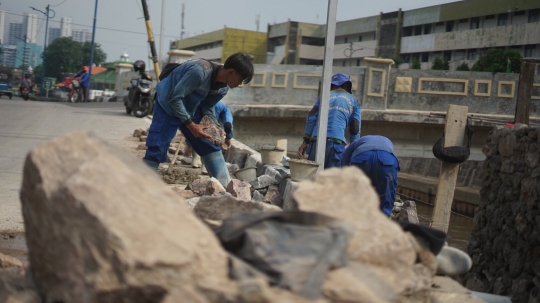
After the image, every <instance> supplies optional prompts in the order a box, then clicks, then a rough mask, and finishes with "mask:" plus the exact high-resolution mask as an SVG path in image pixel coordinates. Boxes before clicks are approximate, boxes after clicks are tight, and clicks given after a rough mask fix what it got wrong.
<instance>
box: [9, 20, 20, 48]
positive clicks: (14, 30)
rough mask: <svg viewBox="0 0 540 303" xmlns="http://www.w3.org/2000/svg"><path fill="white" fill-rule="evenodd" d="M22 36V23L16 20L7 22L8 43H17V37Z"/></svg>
mask: <svg viewBox="0 0 540 303" xmlns="http://www.w3.org/2000/svg"><path fill="white" fill-rule="evenodd" d="M22 36H23V24H22V23H18V22H10V23H9V34H8V40H7V44H8V45H17V42H19V39H17V38H22Z"/></svg>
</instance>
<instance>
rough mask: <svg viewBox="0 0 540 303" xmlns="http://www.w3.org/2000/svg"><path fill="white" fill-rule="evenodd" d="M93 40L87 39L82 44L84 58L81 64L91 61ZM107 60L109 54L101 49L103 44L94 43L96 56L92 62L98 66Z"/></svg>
mask: <svg viewBox="0 0 540 303" xmlns="http://www.w3.org/2000/svg"><path fill="white" fill-rule="evenodd" d="M91 44H92V43H91V42H89V41H86V42H84V43H83V44H82V59H81V64H82V65H83V66H84V65H88V64H89V63H90V46H91ZM105 60H107V54H106V53H105V52H104V51H103V50H102V49H101V45H100V44H99V43H94V57H93V59H92V62H93V63H94V64H95V65H96V66H98V65H100V64H101V63H104V62H105Z"/></svg>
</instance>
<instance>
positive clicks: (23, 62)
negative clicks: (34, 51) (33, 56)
mask: <svg viewBox="0 0 540 303" xmlns="http://www.w3.org/2000/svg"><path fill="white" fill-rule="evenodd" d="M23 37H24V40H23V39H21V38H19V37H15V38H17V39H19V40H21V41H23V42H24V48H23V57H22V66H23V67H22V69H23V76H24V65H25V64H26V40H27V39H28V38H27V37H26V34H25V35H24V36H23Z"/></svg>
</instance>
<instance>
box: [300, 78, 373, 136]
mask: <svg viewBox="0 0 540 303" xmlns="http://www.w3.org/2000/svg"><path fill="white" fill-rule="evenodd" d="M315 107H319V108H320V99H317V102H316V103H315ZM361 114H362V108H361V107H360V106H359V105H358V101H357V100H356V98H355V97H354V96H353V95H351V94H349V93H347V92H346V91H345V90H343V89H335V90H333V91H331V92H330V109H329V111H328V130H327V133H326V137H327V138H334V139H338V140H341V141H343V142H347V140H346V139H345V130H346V129H347V126H348V125H349V123H350V122H352V121H353V120H357V121H358V133H357V134H350V135H349V142H351V143H352V142H354V141H356V140H357V139H358V138H359V137H360V130H361V125H362V124H361V119H360V117H361ZM318 124H319V113H318V112H316V113H314V114H312V115H310V116H308V117H307V121H306V128H305V130H304V134H305V136H306V137H309V138H314V137H317V133H318V129H317V125H318Z"/></svg>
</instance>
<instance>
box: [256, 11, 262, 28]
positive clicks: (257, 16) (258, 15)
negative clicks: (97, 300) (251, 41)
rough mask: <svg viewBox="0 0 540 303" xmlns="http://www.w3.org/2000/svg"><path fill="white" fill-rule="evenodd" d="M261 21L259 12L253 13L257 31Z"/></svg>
mask: <svg viewBox="0 0 540 303" xmlns="http://www.w3.org/2000/svg"><path fill="white" fill-rule="evenodd" d="M260 23H261V14H260V13H259V14H257V15H255V24H256V25H257V31H259V24H260Z"/></svg>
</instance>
